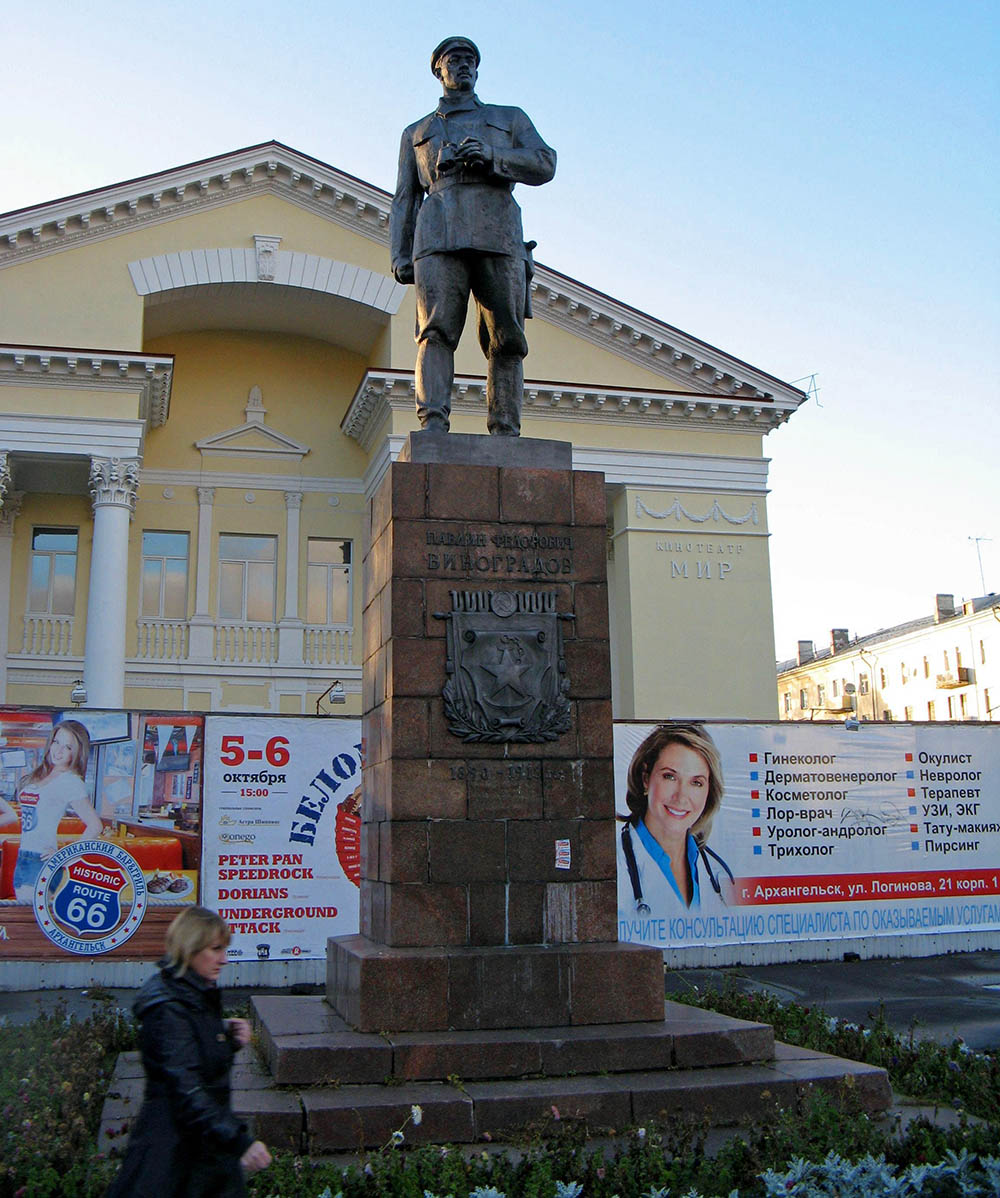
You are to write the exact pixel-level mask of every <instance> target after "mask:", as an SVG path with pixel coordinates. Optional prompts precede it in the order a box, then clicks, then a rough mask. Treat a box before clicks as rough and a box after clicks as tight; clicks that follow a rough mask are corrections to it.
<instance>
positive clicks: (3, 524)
mask: <svg viewBox="0 0 1000 1198" xmlns="http://www.w3.org/2000/svg"><path fill="white" fill-rule="evenodd" d="M23 499H24V492H23V491H7V492H6V494H4V495H3V496H2V503H3V506H2V507H0V537H12V536H13V535H14V521H15V520H16V519H17V518H18V516H19V515H20V514H21V502H22V500H23Z"/></svg>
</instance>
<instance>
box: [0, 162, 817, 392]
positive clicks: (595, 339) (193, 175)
mask: <svg viewBox="0 0 1000 1198" xmlns="http://www.w3.org/2000/svg"><path fill="white" fill-rule="evenodd" d="M265 193H270V194H276V195H279V196H281V197H282V198H284V199H287V200H289V201H291V202H292V203H295V204H297V205H299V206H300V207H302V208H305V209H307V210H308V211H310V212H314V213H316V214H318V215H319V216H321V217H324V218H325V219H328V220H333V221H335V222H336V223H338V224H340V225H342V226H343V227H345V228H347V229H350V230H351V231H352V232H355V233H360V234H362V235H363V236H365V237H368V238H370V239H371V240H373V241H376V242H378V243H379V244H380V245H383V246H388V242H389V207H390V203H391V199H392V197H391V196H390V194H389V193H388V192H386V191H383V190H382V189H381V188H378V187H373V186H372V185H371V184H369V183H365V182H363V181H362V180H360V179H355V178H353V177H352V176H351V175H347V174H345V173H344V172H342V171H338V170H336V169H335V168H333V167H331V166H328V165H327V164H326V163H323V162H319V161H317V160H316V159H314V158H309V157H308V156H306V155H304V154H301V153H299V152H298V151H297V150H293V149H291V148H290V147H288V146H285V145H282V144H281V143H280V142H266V143H264V144H263V145H258V146H250V147H248V148H247V149H245V150H237V151H235V152H234V153H232V154H223V155H220V156H219V157H217V158H209V159H205V160H203V161H201V162H195V163H190V164H188V165H187V166H181V167H176V168H174V169H173V170H168V171H164V172H162V173H160V174H156V175H147V176H145V177H143V178H141V179H133V180H129V181H127V182H125V183H119V184H116V185H114V186H113V187H109V188H103V189H99V190H97V191H91V192H86V193H84V194H82V195H77V196H69V197H67V198H65V199H61V200H55V201H53V202H51V203H48V204H41V205H38V206H37V207H33V208H24V209H21V210H19V211H17V212H10V213H6V214H5V215H0V269H2V268H3V267H4V266H5V265H9V264H11V263H14V262H20V261H23V260H24V259H26V258H28V257H32V256H37V255H40V254H47V253H54V252H57V251H59V250H61V249H63V248H66V247H67V246H71V245H75V244H78V243H80V242H82V241H84V240H87V239H95V238H97V239H100V238H107V237H113V236H115V235H117V234H118V233H119V232H124V231H127V230H128V229H130V228H133V227H137V226H140V225H146V224H155V223H159V222H162V221H167V220H174V219H176V218H177V217H178V216H182V215H187V213H189V212H193V211H197V210H199V209H203V208H206V207H215V206H218V205H221V204H227V203H230V202H231V201H233V200H237V199H243V198H246V197H247V196H250V195H256V194H265ZM532 293H533V297H534V308H535V315H536V318H538V319H541V320H546V321H548V322H549V323H551V324H555V325H558V326H560V327H562V328H566V329H569V330H570V331H572V332H573V333H574V335H576V336H580V337H583V338H585V339H586V340H588V341H590V342H592V343H593V344H595V345H598V346H600V347H601V348H602V349H605V350H610V351H612V352H613V353H616V354H618V355H620V356H622V357H625V358H627V359H629V360H630V361H633V362H637V363H639V364H640V365H642V366H644V367H646V368H647V369H650V370H652V371H654V372H657V373H660V374H663V375H664V376H665V377H666V378H669V379H670V380H672V381H673V382H675V383H683V384H684V386H685V387H690V388H692V389H693V390H695V391H697V392H700V393H703V394H706V395H715V396H717V397H719V398H720V400H722V399H728V398H736V399H739V400H741V401H747V400H749V401H753V400H763V401H768V402H780V403H783V404H785V405H787V406H788V411H789V412H791V411H794V409H795V408H796V407H798V405H799V404H801V403H802V402H804V400H805V398H806V396H805V393H804V392H802V391H800V390H799V389H798V388H796V387H792V386H790V385H789V384H788V383H784V382H782V381H781V380H779V379H776V378H774V377H772V376H771V375H769V374H766V373H764V372H763V371H760V370H757V369H756V368H755V367H753V366H750V365H749V364H748V363H746V362H742V361H740V360H739V359H738V358H734V357H732V356H731V355H729V354H726V353H725V352H723V351H722V350H720V349H717V348H716V347H714V346H711V345H708V344H706V343H705V342H703V341H699V340H698V339H697V338H696V337H692V336H691V335H690V334H688V333H684V332H682V331H681V330H680V329H676V328H673V327H672V326H671V325H668V324H666V323H665V322H663V321H660V320H657V319H655V318H654V317H652V316H649V315H647V314H646V313H644V312H639V311H637V310H636V309H634V308H630V307H629V306H628V305H627V304H623V303H621V302H620V301H618V300H615V299H613V298H612V297H611V296H608V295H604V294H603V293H602V292H600V291H597V290H595V289H593V288H590V287H587V286H586V285H585V284H584V283H581V282H578V281H577V280H575V279H571V278H568V277H567V276H565V275H562V274H560V273H559V272H558V271H555V270H552V269H550V268H549V267H546V266H544V265H542V264H541V263H537V264H536V270H535V276H534V279H533V281H532Z"/></svg>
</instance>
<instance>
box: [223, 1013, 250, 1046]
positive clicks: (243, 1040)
mask: <svg viewBox="0 0 1000 1198" xmlns="http://www.w3.org/2000/svg"><path fill="white" fill-rule="evenodd" d="M226 1030H227V1031H228V1032H229V1034H230V1036H232V1038H233V1039H234V1040H235V1041H236V1045H237V1047H238V1048H245V1047H246V1046H247V1045H248V1044H249V1043H250V1024H249V1023H247V1021H246V1020H245V1019H227V1020H226Z"/></svg>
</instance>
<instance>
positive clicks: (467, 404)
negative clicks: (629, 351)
mask: <svg viewBox="0 0 1000 1198" xmlns="http://www.w3.org/2000/svg"><path fill="white" fill-rule="evenodd" d="M414 394H415V386H414V380H413V372H412V371H407V370H369V371H367V372H366V373H365V377H364V378H363V379H362V380H361V384H360V386H359V387H358V389H357V391H355V393H354V398H353V399H352V400H351V404H350V407H349V408H348V409H347V415H346V416H345V417H344V419H343V421H342V423H341V427H342V428H343V430H344V432H345V433H346V434H347V435H348V436H349V437H353V438H354V439H355V440H356V441H357V442H358V443H359V444H360V445H361V446H362V448H364V449H365V450H367V451H368V452H371V450H372V449H373V448H374V445H373V442H374V439H375V437H376V436H377V435H378V430H379V429H380V428H381V427H382V425H383V423H384V421H385V420H386V418H387V416H388V414H389V412H390V411H410V410H412V408H413V403H414ZM796 406H797V405H796V404H795V403H794V402H792V401H788V400H781V399H775V398H773V397H772V398H770V399H757V398H754V399H742V398H740V397H738V396H728V397H722V396H720V395H701V394H695V393H693V392H689V391H647V390H644V389H641V388H623V387H591V386H576V385H574V384H570V383H550V382H533V381H527V382H525V384H524V400H523V409H522V410H523V414H524V416H525V417H526V418H527V419H528V421H530V418H531V416H532V415H533V414H537V415H539V416H545V417H550V418H553V417H554V418H556V419H559V420H574V421H583V422H587V423H594V422H609V421H610V422H614V423H622V422H624V423H626V424H629V425H642V426H644V427H652V428H692V427H707V426H714V427H716V428H718V429H720V430H723V429H724V430H725V431H727V432H740V433H753V434H756V435H757V436H760V435H762V434H764V433H768V432H770V431H771V429H772V428H775V427H776V426H777V425H779V424H782V423H783V422H784V421H785V420H787V419H788V417H789V416H790V415H791V413H792V412H793V411H794V410H795V407H796ZM451 407H452V412H476V413H479V414H485V408H486V380H485V379H484V378H481V377H479V376H477V375H457V376H456V378H455V382H454V384H453V386H452V401H451Z"/></svg>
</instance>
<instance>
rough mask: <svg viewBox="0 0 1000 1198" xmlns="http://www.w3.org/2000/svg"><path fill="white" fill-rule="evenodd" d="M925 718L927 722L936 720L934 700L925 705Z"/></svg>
mask: <svg viewBox="0 0 1000 1198" xmlns="http://www.w3.org/2000/svg"><path fill="white" fill-rule="evenodd" d="M927 718H928V719H929V720H936V719H937V712H936V710H935V708H934V700H933V699H931V701H930V702H929V703H928V704H927Z"/></svg>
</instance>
